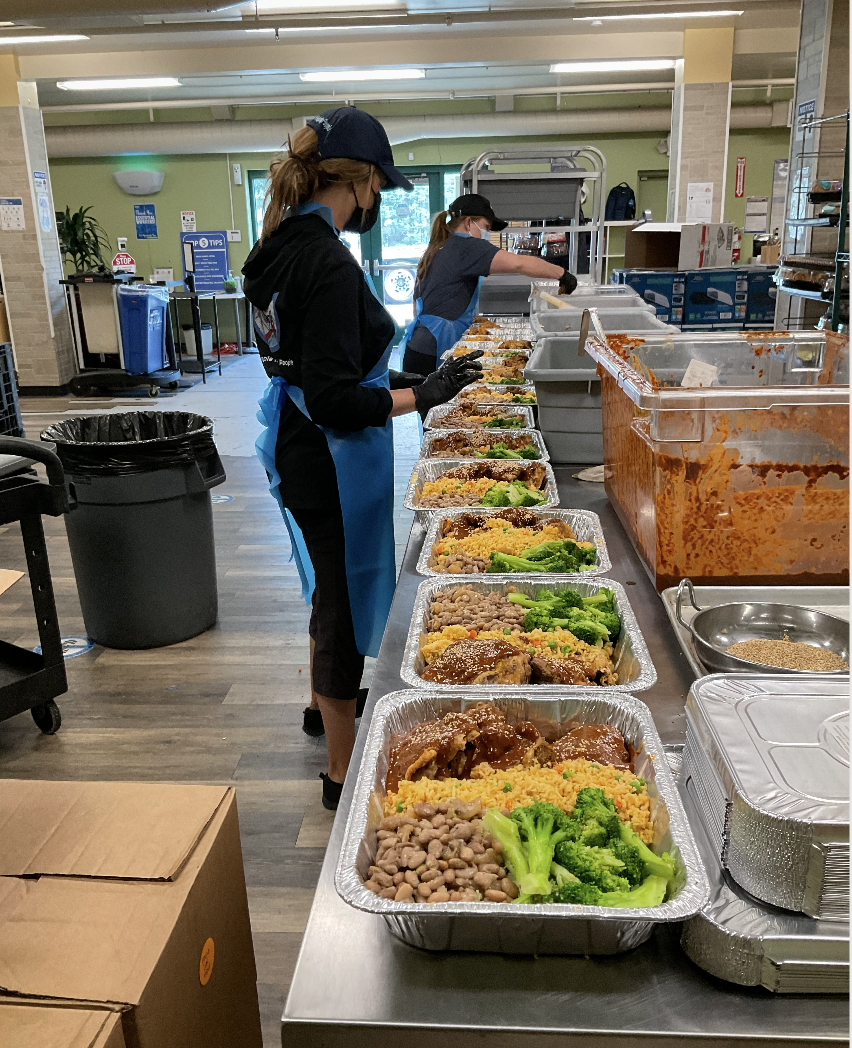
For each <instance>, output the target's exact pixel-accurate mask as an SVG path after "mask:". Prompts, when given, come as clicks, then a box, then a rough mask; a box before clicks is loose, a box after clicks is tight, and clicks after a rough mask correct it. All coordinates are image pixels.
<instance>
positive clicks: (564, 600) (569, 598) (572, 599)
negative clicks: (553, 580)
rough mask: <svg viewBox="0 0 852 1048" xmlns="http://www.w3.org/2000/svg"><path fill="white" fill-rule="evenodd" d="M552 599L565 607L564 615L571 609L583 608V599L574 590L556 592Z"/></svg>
mask: <svg viewBox="0 0 852 1048" xmlns="http://www.w3.org/2000/svg"><path fill="white" fill-rule="evenodd" d="M553 599H554V600H558V601H559V602H560V603H561V604H562V605H563V606H564V607H565V609H566V614H567V613H568V611H569V610H570V609H571V608H582V607H583V598H582V597H581V596H580V594H579V593H577V592H576V591H575V590H570V589H564V590H557V591H556V592H555V593H554V594H553Z"/></svg>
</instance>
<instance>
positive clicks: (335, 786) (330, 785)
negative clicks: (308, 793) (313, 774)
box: [320, 771, 343, 811]
mask: <svg viewBox="0 0 852 1048" xmlns="http://www.w3.org/2000/svg"><path fill="white" fill-rule="evenodd" d="M320 778H321V779H322V806H323V808H325V809H326V810H327V811H337V806H338V804H340V794H341V793H342V792H343V783H342V782H335V781H334V779H331V778H329V777H328V775H326V773H325V772H324V771H323V772H320Z"/></svg>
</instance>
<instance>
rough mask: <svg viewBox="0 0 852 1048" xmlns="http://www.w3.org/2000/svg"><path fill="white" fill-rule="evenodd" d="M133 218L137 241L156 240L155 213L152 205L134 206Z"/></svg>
mask: <svg viewBox="0 0 852 1048" xmlns="http://www.w3.org/2000/svg"><path fill="white" fill-rule="evenodd" d="M133 217H134V219H135V220H136V239H137V240H156V239H157V212H156V210H155V208H154V205H153V204H134V205H133Z"/></svg>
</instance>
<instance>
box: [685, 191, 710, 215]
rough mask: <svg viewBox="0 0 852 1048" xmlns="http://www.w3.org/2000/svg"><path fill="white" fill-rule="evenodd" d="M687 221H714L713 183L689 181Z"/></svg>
mask: <svg viewBox="0 0 852 1048" xmlns="http://www.w3.org/2000/svg"><path fill="white" fill-rule="evenodd" d="M686 221H687V222H712V221H713V183H712V182H689V183H688V184H687V187H686Z"/></svg>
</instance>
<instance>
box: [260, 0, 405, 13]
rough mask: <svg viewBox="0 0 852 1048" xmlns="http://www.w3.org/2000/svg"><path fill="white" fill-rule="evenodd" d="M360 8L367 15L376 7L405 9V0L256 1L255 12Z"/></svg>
mask: <svg viewBox="0 0 852 1048" xmlns="http://www.w3.org/2000/svg"><path fill="white" fill-rule="evenodd" d="M335 7H336V8H346V7H359V8H361V9H362V10H363V11H364V13H365V14H367V13H368V12H369V11H370V10H371V8H374V7H405V3H404V2H403V0H256V7H255V4H252V5H251V13H252V14H254V12H255V10H258V11H270V12H274V13H278V12H284V11H287V12H288V13H289V12H292V11H310V12H312V13H313V12H314V11H328V10H330V9H333V8H335Z"/></svg>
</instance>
